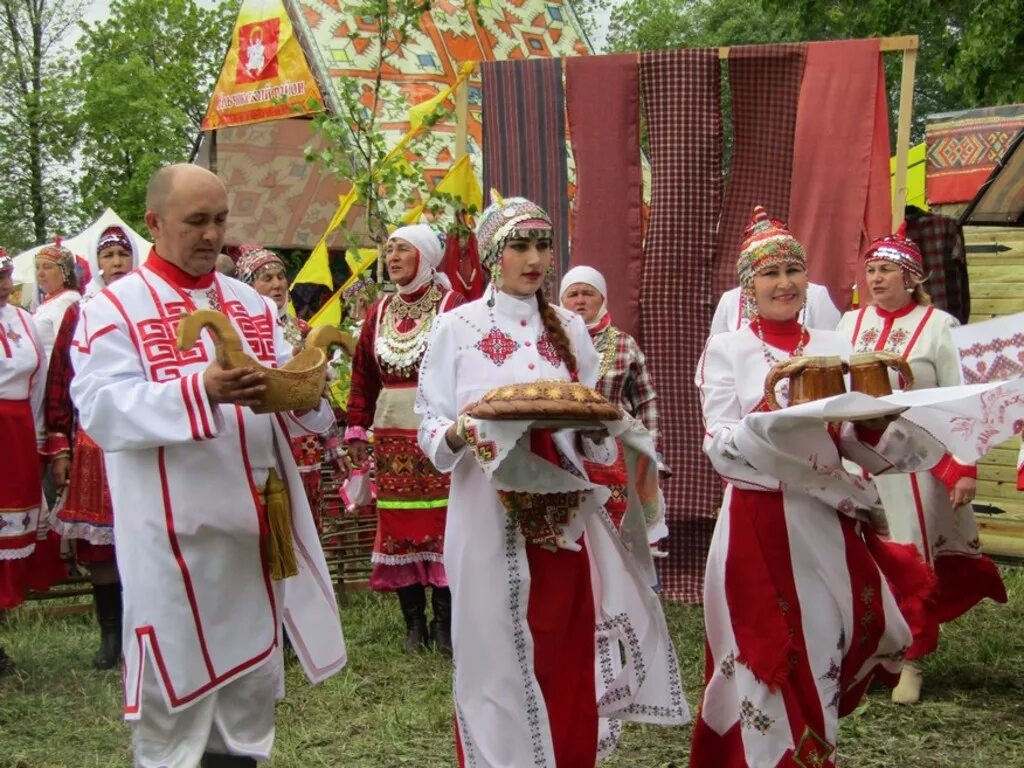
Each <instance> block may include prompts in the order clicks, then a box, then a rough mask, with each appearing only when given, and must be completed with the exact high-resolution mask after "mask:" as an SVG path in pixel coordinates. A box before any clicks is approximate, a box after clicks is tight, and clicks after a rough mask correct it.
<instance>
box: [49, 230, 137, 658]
mask: <svg viewBox="0 0 1024 768" xmlns="http://www.w3.org/2000/svg"><path fill="white" fill-rule="evenodd" d="M134 253H135V249H134V248H133V247H132V241H131V238H129V237H128V234H127V233H126V232H125V231H124V230H123V229H122V228H121V227H108V228H107V229H105V230H104V231H103V233H102V234H101V235H100V238H99V240H98V242H97V245H96V268H97V274H96V276H95V277H94V278H93V279H92V281H91V282H90V283H89V286H88V288H87V289H86V298H85V299H82V300H81V301H79V302H77V303H75V304H72V305H71V306H69V307H68V309H67V311H66V312H65V313H64V317H63V319H62V321H61V324H60V326H59V330H58V331H57V338H56V340H55V342H54V345H53V352H52V353H51V354H50V365H49V370H48V371H47V376H46V407H45V417H46V432H47V441H46V453H47V454H48V455H49V456H50V457H51V459H52V472H53V479H54V483H55V484H56V486H57V487H58V488H59V489H64V488H66V493H65V494H64V496H63V503H62V504H60V505H59V506H58V512H57V519H56V520H55V521H54V526H53V527H54V530H55V531H57V532H58V533H59V534H60V535H61V536H63V537H64V538H65V540H71V541H73V542H74V544H75V559H76V560H77V561H78V564H79V565H81V566H83V567H84V568H86V569H88V571H89V580H90V581H91V582H92V596H93V604H94V605H95V607H96V621H97V623H98V624H99V627H100V647H99V649H98V650H97V651H96V655H95V656H93V659H92V665H93V667H94V668H95V669H111V668H112V667H114V666H115V665H117V664H118V662H120V660H121V615H122V605H121V580H120V578H119V577H118V574H117V561H116V559H115V557H114V512H113V509H112V508H111V504H110V491H109V490H108V489H107V476H106V471H105V470H104V466H103V450H102V449H101V448H100V447H99V446H98V445H96V443H94V442H93V441H92V439H91V438H90V437H89V436H88V435H87V434H86V433H85V430H83V429H80V428H79V427H78V414H77V411H76V410H75V406H74V404H73V403H72V402H71V380H72V378H73V377H74V375H75V372H74V369H73V368H72V367H71V341H72V339H73V338H74V335H75V326H76V325H77V324H78V318H79V316H80V315H81V307H82V303H83V302H85V301H88V299H89V297H91V296H94V295H95V294H97V293H99V292H100V291H102V290H103V289H104V288H105V287H106V286H108V285H110V284H111V283H113V282H114V281H115V280H119V279H121V278H122V277H124V276H125V275H127V274H128V273H129V272H131V270H132V269H133V268H134V267H135V255H134Z"/></svg>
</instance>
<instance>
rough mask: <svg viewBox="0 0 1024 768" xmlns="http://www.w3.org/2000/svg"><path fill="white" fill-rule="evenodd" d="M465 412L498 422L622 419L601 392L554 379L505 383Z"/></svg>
mask: <svg viewBox="0 0 1024 768" xmlns="http://www.w3.org/2000/svg"><path fill="white" fill-rule="evenodd" d="M467 413H468V414H469V415H470V416H471V417H473V418H474V419H494V420H497V421H514V420H527V419H530V420H533V419H545V420H553V421H614V420H616V419H619V418H621V413H620V412H619V408H618V406H616V405H612V404H611V403H609V402H608V400H607V399H606V398H605V397H604V395H602V394H601V393H600V392H596V391H594V390H593V389H591V388H590V387H588V386H586V385H584V384H580V383H579V382H577V381H558V380H555V379H552V380H545V379H542V380H540V381H530V382H526V383H523V384H506V385H505V386H502V387H498V388H497V389H492V390H491V391H490V392H488V393H487V394H486V395H484V396H483V398H481V399H480V401H479V402H477V403H475V404H474V405H472V406H471V407H470V408H469V410H468V411H467Z"/></svg>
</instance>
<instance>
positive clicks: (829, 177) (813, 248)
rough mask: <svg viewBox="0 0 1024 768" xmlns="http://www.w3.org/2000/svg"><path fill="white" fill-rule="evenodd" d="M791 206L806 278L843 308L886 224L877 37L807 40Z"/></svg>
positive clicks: (888, 205)
mask: <svg viewBox="0 0 1024 768" xmlns="http://www.w3.org/2000/svg"><path fill="white" fill-rule="evenodd" d="M823 168H829V169H832V170H831V172H828V173H822V169H823ZM789 211H790V213H789V228H790V231H791V232H792V233H793V234H794V235H795V236H796V238H797V239H798V240H799V241H800V242H801V243H803V245H804V248H806V249H807V263H808V268H809V271H810V277H811V280H813V281H814V282H815V283H818V284H820V285H824V286H826V287H827V288H828V290H829V294H830V295H831V296H832V302H833V303H834V304H835V305H836V307H837V308H838V309H839V310H840V311H845V310H846V309H849V307H850V302H851V299H852V298H853V284H854V283H855V282H856V281H857V280H858V279H859V278H860V277H861V276H862V275H863V272H864V269H863V267H862V265H861V254H862V253H863V252H864V251H865V250H866V249H867V246H868V244H869V243H870V242H871V241H872V240H874V239H875V238H876V237H881V236H882V235H886V234H888V233H889V232H890V231H891V229H892V202H891V198H890V194H889V110H888V106H887V103H886V93H885V70H884V69H883V67H882V54H881V53H880V51H879V49H878V40H876V39H872V40H841V41H835V42H825V43H808V44H807V62H806V65H805V67H804V77H803V81H802V82H801V84H800V107H799V109H798V110H797V121H796V135H795V136H794V139H793V173H792V182H791V188H790V198H789ZM864 290H865V286H861V294H860V295H861V296H866V295H867V294H866V293H865V292H864Z"/></svg>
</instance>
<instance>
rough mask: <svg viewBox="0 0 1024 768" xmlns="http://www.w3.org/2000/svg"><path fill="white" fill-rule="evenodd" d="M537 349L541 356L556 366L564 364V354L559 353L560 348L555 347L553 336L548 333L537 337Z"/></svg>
mask: <svg viewBox="0 0 1024 768" xmlns="http://www.w3.org/2000/svg"><path fill="white" fill-rule="evenodd" d="M537 351H538V352H539V353H540V356H541V357H543V358H544V359H545V360H547V361H548V362H549V363H551V365H552V366H553V367H555V368H558V367H559V366H560V365H561V364H562V356H561V355H559V354H558V349H557V348H556V347H555V344H554V342H553V341H551V337H550V336H548V334H547V333H544V334H542V335H541V337H540V338H539V339H537Z"/></svg>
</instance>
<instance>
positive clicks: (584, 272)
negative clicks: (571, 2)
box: [558, 266, 608, 328]
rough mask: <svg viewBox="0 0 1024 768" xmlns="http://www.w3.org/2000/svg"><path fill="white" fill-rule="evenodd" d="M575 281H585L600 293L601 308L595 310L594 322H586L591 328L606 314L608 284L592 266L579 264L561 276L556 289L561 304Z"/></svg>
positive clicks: (563, 303)
mask: <svg viewBox="0 0 1024 768" xmlns="http://www.w3.org/2000/svg"><path fill="white" fill-rule="evenodd" d="M576 283H585V284H586V285H589V286H591V287H592V288H594V289H596V290H597V292H598V293H600V294H601V298H602V299H603V301H602V302H601V309H599V310H598V311H597V317H595V318H594V322H592V323H587V327H588V328H593V327H594V326H596V325H597V324H598V323H600V322H601V320H603V319H604V316H605V315H607V314H608V286H607V285H606V284H605V281H604V275H602V274H601V273H600V272H598V271H597V270H596V269H594V268H593V267H587V266H579V267H573V268H572V269H570V270H569V271H568V272H566V273H565V276H564V277H563V278H562V284H561V286H560V287H559V289H558V299H559V302H560V303H561V304H562V306H565V302H564V301H562V299H563V298H564V297H565V292H566V291H568V290H569V286H572V285H575V284H576Z"/></svg>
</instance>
